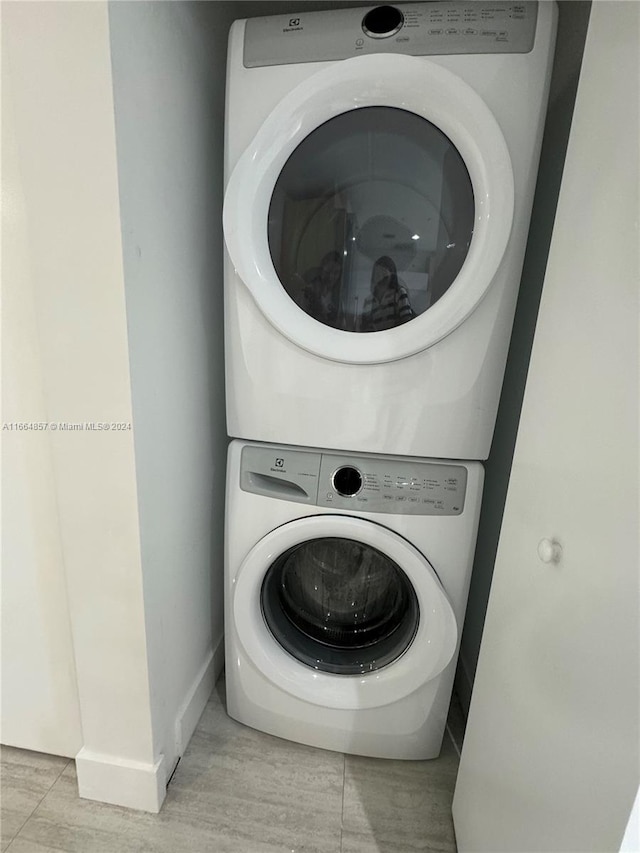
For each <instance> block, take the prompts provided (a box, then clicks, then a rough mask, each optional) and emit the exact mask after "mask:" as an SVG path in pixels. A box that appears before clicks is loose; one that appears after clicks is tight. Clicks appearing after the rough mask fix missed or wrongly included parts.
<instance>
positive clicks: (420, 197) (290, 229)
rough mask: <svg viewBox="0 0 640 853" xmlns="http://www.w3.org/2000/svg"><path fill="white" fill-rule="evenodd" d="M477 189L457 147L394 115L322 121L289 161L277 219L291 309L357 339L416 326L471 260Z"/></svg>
mask: <svg viewBox="0 0 640 853" xmlns="http://www.w3.org/2000/svg"><path fill="white" fill-rule="evenodd" d="M474 213H475V206H474V196H473V187H472V184H471V179H470V177H469V173H468V171H467V168H466V166H465V163H464V160H463V159H462V157H461V156H460V154H459V153H458V151H457V149H456V148H455V146H454V145H453V143H452V142H451V140H450V139H449V138H448V137H447V136H446V135H445V134H444V133H443V132H442V131H441V130H439V129H438V128H437V127H436V126H435V125H434V124H432V123H431V122H429V121H427V120H426V119H425V118H422V117H421V116H418V115H416V114H415V113H411V112H408V111H407V110H403V109H398V108H394V107H365V108H361V109H357V110H351V111H349V112H346V113H342V114H341V115H338V116H336V117H335V118H332V119H330V120H329V121H326V122H324V124H322V125H321V126H320V127H318V128H316V129H315V130H314V131H313V132H312V133H310V134H309V136H307V137H306V138H305V139H304V140H303V141H302V142H301V143H300V145H298V147H297V148H296V149H295V151H294V152H293V153H292V154H291V155H290V157H289V159H288V160H287V162H286V163H285V165H284V168H283V169H282V171H281V173H280V176H279V177H278V179H277V181H276V184H275V187H274V191H273V194H272V197H271V203H270V206H269V217H268V238H269V250H270V252H271V259H272V261H273V265H274V268H275V270H276V273H277V275H278V277H279V279H280V281H281V283H282V285H283V287H284V288H285V290H286V292H287V293H288V295H289V296H290V297H291V299H293V301H294V302H295V303H296V304H297V305H298V306H299V307H300V308H302V309H303V310H304V311H305V312H306V313H307V314H309V315H310V316H311V317H313V318H314V319H315V320H318V321H320V322H321V323H324V324H325V325H327V326H332V327H333V328H336V329H341V330H343V331H348V332H365V333H366V332H380V331H384V330H386V329H391V328H394V327H395V326H399V325H402V324H404V323H407V322H409V321H411V320H412V319H414V318H415V317H418V316H419V315H420V314H422V313H424V312H425V311H426V310H427V309H428V308H430V307H431V306H432V305H434V304H435V303H436V302H437V301H438V300H439V299H440V297H441V296H442V295H443V294H444V293H445V292H446V291H447V290H448V289H449V287H450V286H451V284H452V283H453V282H454V281H455V279H456V277H457V275H458V273H459V272H460V269H461V268H462V265H463V263H464V260H465V258H466V256H467V253H468V251H469V246H470V244H471V238H472V236H473V223H474Z"/></svg>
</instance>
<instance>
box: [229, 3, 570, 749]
mask: <svg viewBox="0 0 640 853" xmlns="http://www.w3.org/2000/svg"><path fill="white" fill-rule="evenodd" d="M555 28H556V8H555V4H554V3H552V2H544V3H536V2H519V3H515V2H510V0H492V1H491V2H485V0H474V2H464V0H462V2H461V1H460V0H442V2H425V3H406V4H404V3H402V4H398V5H394V6H377V7H373V8H366V7H365V8H362V7H361V8H355V9H340V10H337V11H321V12H305V11H301V12H300V14H296V15H279V16H273V17H262V18H253V19H249V20H242V21H236V22H235V23H234V25H233V27H232V29H231V33H230V40H229V55H228V75H227V112H226V161H225V181H226V192H225V203H224V235H225V242H226V247H227V258H226V267H225V336H226V383H227V385H226V394H227V424H228V431H229V434H230V436H232V437H233V438H234V441H232V442H231V445H230V448H229V460H228V472H227V507H226V552H225V619H226V628H225V643H226V684H227V704H228V712H229V714H230V715H231V716H232V717H234V718H235V719H237V720H239V721H240V722H242V723H245V724H247V725H249V726H252V727H254V728H256V729H260V730H262V731H265V732H269V733H271V734H274V735H278V736H280V737H283V738H288V739H292V740H296V741H299V742H301V743H307V744H311V745H315V746H319V747H324V748H328V749H335V750H340V751H344V752H350V753H356V754H361V755H370V756H378V757H389V758H411V759H418V758H431V757H435V756H437V755H438V753H439V750H440V746H441V742H442V737H443V732H444V728H445V722H446V717H447V710H448V706H449V702H450V696H451V690H452V684H453V677H454V672H455V666H456V660H457V654H458V648H459V642H460V632H461V629H462V624H463V619H464V613H465V607H466V601H467V595H468V590H469V583H470V578H471V568H472V561H473V554H474V548H475V539H476V533H477V526H478V517H479V512H480V504H481V495H482V484H483V467H482V460H484V459H486V458H487V456H488V453H489V448H490V444H491V438H492V433H493V428H494V422H495V417H496V412H497V406H498V400H499V395H500V389H501V384H502V378H503V372H504V366H505V361H506V356H507V349H508V344H509V338H510V334H511V326H512V321H513V314H514V310H515V303H516V297H517V292H518V286H519V279H520V274H521V269H522V262H523V256H524V250H525V244H526V239H527V231H528V226H529V218H530V213H531V206H532V201H533V193H534V186H535V181H536V173H537V166H538V157H539V152H540V145H541V139H542V131H543V124H544V115H545V110H546V102H547V97H548V86H549V77H550V71H551V62H552V57H553V48H554V40H555Z"/></svg>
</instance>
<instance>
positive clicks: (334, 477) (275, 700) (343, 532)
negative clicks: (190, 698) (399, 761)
mask: <svg viewBox="0 0 640 853" xmlns="http://www.w3.org/2000/svg"><path fill="white" fill-rule="evenodd" d="M227 472H228V473H227V507H226V554H225V648H226V685H227V709H228V712H229V714H230V715H231V716H232V717H234V718H235V719H236V720H239V721H240V722H241V723H245V724H246V725H249V726H252V727H253V728H256V729H259V730H261V731H264V732H269V733H271V734H273V735H277V736H279V737H282V738H287V739H289V740H295V741H298V742H300V743H306V744H311V745H313V746H319V747H323V748H325V749H334V750H338V751H341V752H348V753H355V754H359V755H370V756H376V757H383V758H405V759H411V758H414V759H418V758H433V757H435V756H437V755H438V753H439V751H440V746H441V742H442V737H443V732H444V728H445V723H446V718H447V711H448V707H449V701H450V696H451V689H452V683H453V677H454V673H455V666H456V659H457V655H458V648H459V640H460V631H461V629H462V623H463V619H464V611H465V606H466V601H467V595H468V590H469V581H470V576H471V564H472V559H473V553H474V547H475V539H476V532H477V525H478V515H479V511H480V498H481V492H482V483H483V468H482V465H481V463H479V462H470V463H464V464H461V463H459V462H445V461H434V460H427V459H415V458H412V459H407V458H405V459H402V458H397V457H391V456H372V455H364V454H349V453H335V452H330V451H322V450H314V449H306V448H293V447H288V446H281V445H267V444H259V443H246V442H241V441H234V442H232V443H231V445H230V448H229V458H228V469H227Z"/></svg>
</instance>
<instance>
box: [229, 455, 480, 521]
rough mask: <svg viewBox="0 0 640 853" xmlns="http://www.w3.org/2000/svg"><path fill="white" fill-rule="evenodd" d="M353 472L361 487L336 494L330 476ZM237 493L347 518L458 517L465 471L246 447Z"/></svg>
mask: <svg viewBox="0 0 640 853" xmlns="http://www.w3.org/2000/svg"><path fill="white" fill-rule="evenodd" d="M343 468H352V469H355V471H356V472H357V473H358V474H359V475H360V477H361V479H362V485H361V487H360V488H359V489H358V490H357V492H356V493H355V494H353V495H351V496H344V495H341V494H339V493H338V492H337V490H336V488H335V484H334V475H335V474H336V472H337V471H338V470H340V469H343ZM240 487H241V488H242V489H243V491H245V492H252V493H254V494H259V495H264V496H265V497H271V498H278V499H281V500H290V501H295V502H297V503H305V504H312V505H316V506H322V507H332V508H335V509H340V510H348V511H351V512H357V513H358V514H360V513H368V512H376V513H392V514H395V515H460V514H461V513H462V511H463V509H464V499H465V494H466V487H467V469H466V468H465V467H464V465H454V464H446V463H439V462H421V461H419V460H415V459H402V458H385V457H375V456H366V455H359V454H344V455H341V454H332V453H319V452H316V451H304V450H289V449H288V448H283V447H262V446H252V445H248V446H246V447H245V448H244V449H243V451H242V463H241V467H240Z"/></svg>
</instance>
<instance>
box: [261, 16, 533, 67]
mask: <svg viewBox="0 0 640 853" xmlns="http://www.w3.org/2000/svg"><path fill="white" fill-rule="evenodd" d="M301 7H302V9H301V11H300V12H299V13H296V14H293V15H274V16H270V17H264V18H249V19H248V20H247V22H246V26H245V34H244V65H245V67H246V68H255V67H259V66H264V65H290V64H293V63H299V62H323V61H329V60H336V59H349V58H350V57H353V56H363V55H367V54H371V53H402V54H409V55H411V56H437V55H445V54H464V53H528V52H529V51H530V50H531V49H532V48H533V43H534V40H535V31H536V20H537V14H538V4H537V2H535V0H522V2H519V3H517V2H513V1H512V0H494V2H487V0H436V2H427V3H394V4H393V5H381V6H372V7H370V8H367V7H366V6H365V7H361V8H356V9H336V10H331V11H328V10H327V11H324V12H305V11H304V4H301Z"/></svg>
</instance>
